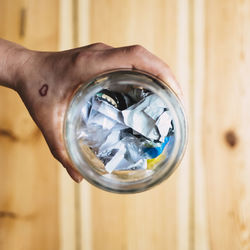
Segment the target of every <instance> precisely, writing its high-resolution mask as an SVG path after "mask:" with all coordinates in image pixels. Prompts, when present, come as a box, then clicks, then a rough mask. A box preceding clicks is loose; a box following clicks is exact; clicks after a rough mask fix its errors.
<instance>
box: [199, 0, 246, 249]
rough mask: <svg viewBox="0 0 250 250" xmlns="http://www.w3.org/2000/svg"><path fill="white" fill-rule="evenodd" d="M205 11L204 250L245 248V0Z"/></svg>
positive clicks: (214, 4) (218, 4) (217, 4)
mask: <svg viewBox="0 0 250 250" xmlns="http://www.w3.org/2000/svg"><path fill="white" fill-rule="evenodd" d="M205 10H206V12H205V16H206V19H205V20H206V26H205V28H206V29H205V44H204V46H205V53H206V58H205V78H204V99H203V103H201V105H202V106H203V110H204V111H203V116H202V121H203V129H202V135H201V136H202V141H203V147H202V150H203V155H204V171H205V176H206V179H205V180H206V184H205V185H206V193H205V194H204V195H205V196H206V198H207V206H208V207H207V208H208V214H207V215H208V217H207V220H208V225H209V229H208V231H209V234H208V236H209V248H210V249H215V250H216V249H232V250H234V249H250V212H249V211H250V196H249V192H250V182H249V179H250V158H249V142H250V134H249V129H248V128H249V123H250V112H249V105H250V89H249V86H250V85H249V83H250V82H249V69H250V53H249V52H250V47H249V46H250V30H249V22H250V15H249V13H250V2H249V1H236V0H231V1H213V0H212V1H206V5H205ZM197 188H198V187H197Z"/></svg>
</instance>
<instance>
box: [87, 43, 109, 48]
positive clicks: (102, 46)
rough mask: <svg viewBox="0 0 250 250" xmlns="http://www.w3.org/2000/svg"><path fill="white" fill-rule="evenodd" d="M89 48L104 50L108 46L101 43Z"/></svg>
mask: <svg viewBox="0 0 250 250" xmlns="http://www.w3.org/2000/svg"><path fill="white" fill-rule="evenodd" d="M90 47H91V48H92V49H98V48H106V47H108V45H107V44H105V43H102V42H97V43H93V44H91V45H90Z"/></svg>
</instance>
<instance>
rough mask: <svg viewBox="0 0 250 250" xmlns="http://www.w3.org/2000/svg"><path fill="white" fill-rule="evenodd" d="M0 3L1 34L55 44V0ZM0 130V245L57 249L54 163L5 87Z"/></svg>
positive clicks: (0, 93) (36, 44) (31, 43)
mask: <svg viewBox="0 0 250 250" xmlns="http://www.w3.org/2000/svg"><path fill="white" fill-rule="evenodd" d="M0 5H1V7H0V16H1V23H0V36H1V37H3V38H6V39H9V40H12V41H15V42H18V43H22V44H23V45H26V46H28V47H30V48H33V49H50V50H53V49H57V30H58V26H57V25H58V24H57V18H58V17H57V16H58V14H57V9H58V2H57V1H53V2H51V1H48V0H45V1H31V0H27V1H22V0H14V1H5V0H2V1H1V3H0ZM38 31H39V32H38ZM0 131H1V133H0V172H1V175H0V182H1V189H0V248H1V249H4V250H12V249H30V250H34V249H37V250H39V249H53V250H55V249H58V247H59V246H58V231H59V230H58V216H57V215H58V179H57V174H58V171H57V168H58V167H57V165H58V164H57V162H56V161H55V160H54V159H53V157H52V156H51V154H50V152H49V150H48V147H47V145H46V143H45V141H44V139H43V138H42V136H41V133H40V132H39V131H38V129H37V127H36V126H35V124H34V122H33V121H32V120H31V118H30V117H29V114H28V112H27V110H26V109H25V107H24V105H23V103H22V102H21V100H20V98H19V97H18V96H17V94H16V93H14V92H13V91H11V90H8V89H5V88H1V89H0Z"/></svg>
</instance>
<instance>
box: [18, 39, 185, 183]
mask: <svg viewBox="0 0 250 250" xmlns="http://www.w3.org/2000/svg"><path fill="white" fill-rule="evenodd" d="M19 50H20V49H19ZM20 51H21V53H23V54H25V56H23V58H25V60H23V63H22V65H19V67H18V70H17V73H16V74H15V84H14V88H15V89H16V91H17V92H18V93H19V95H20V96H21V98H22V100H23V102H24V103H25V105H26V107H27V109H28V110H29V112H30V114H31V116H32V118H33V119H34V121H35V122H36V124H37V126H38V127H39V128H40V130H41V131H42V133H43V136H44V138H45V140H46V142H47V144H48V146H49V148H50V151H51V153H52V154H53V156H54V157H55V158H56V159H57V160H58V161H60V162H61V163H62V165H63V166H64V167H65V168H66V170H67V172H68V173H69V175H70V176H71V177H72V178H73V179H74V180H75V181H76V182H80V181H81V180H82V176H81V175H80V173H79V172H78V171H77V170H76V169H75V168H74V166H73V164H72V162H71V161H70V159H69V157H68V155H67V152H66V148H65V145H64V140H63V121H64V115H65V112H66V109H67V106H68V104H69V102H70V100H71V97H72V95H73V94H74V91H75V90H76V88H77V87H78V86H79V85H80V84H83V83H85V82H87V81H88V80H90V79H91V78H93V77H95V76H96V75H98V74H100V73H103V72H105V71H108V70H112V69H117V68H127V69H138V70H142V71H146V72H148V73H151V74H152V75H155V76H156V77H158V78H160V79H161V80H163V81H165V82H167V83H168V84H169V85H170V87H171V88H172V89H173V90H174V91H175V92H176V93H177V94H178V95H181V90H180V88H179V86H178V84H177V83H176V81H175V78H174V76H173V74H172V73H171V71H170V69H169V67H168V66H167V65H166V64H165V63H164V62H163V61H162V60H160V59H159V58H157V57H156V56H154V55H153V54H151V53H150V52H149V51H147V50H146V49H144V48H143V47H141V46H138V45H135V46H129V47H121V48H113V47H111V46H108V45H105V44H102V43H97V44H92V45H89V46H85V47H81V48H76V49H72V50H67V51H62V52H38V51H30V50H26V49H22V50H20Z"/></svg>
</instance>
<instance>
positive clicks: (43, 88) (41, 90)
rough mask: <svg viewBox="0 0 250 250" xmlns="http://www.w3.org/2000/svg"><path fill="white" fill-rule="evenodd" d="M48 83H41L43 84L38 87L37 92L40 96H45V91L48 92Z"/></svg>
mask: <svg viewBox="0 0 250 250" xmlns="http://www.w3.org/2000/svg"><path fill="white" fill-rule="evenodd" d="M48 88H49V86H48V84H43V86H42V87H41V88H40V89H39V94H40V95H41V96H46V95H47V92H48Z"/></svg>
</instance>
